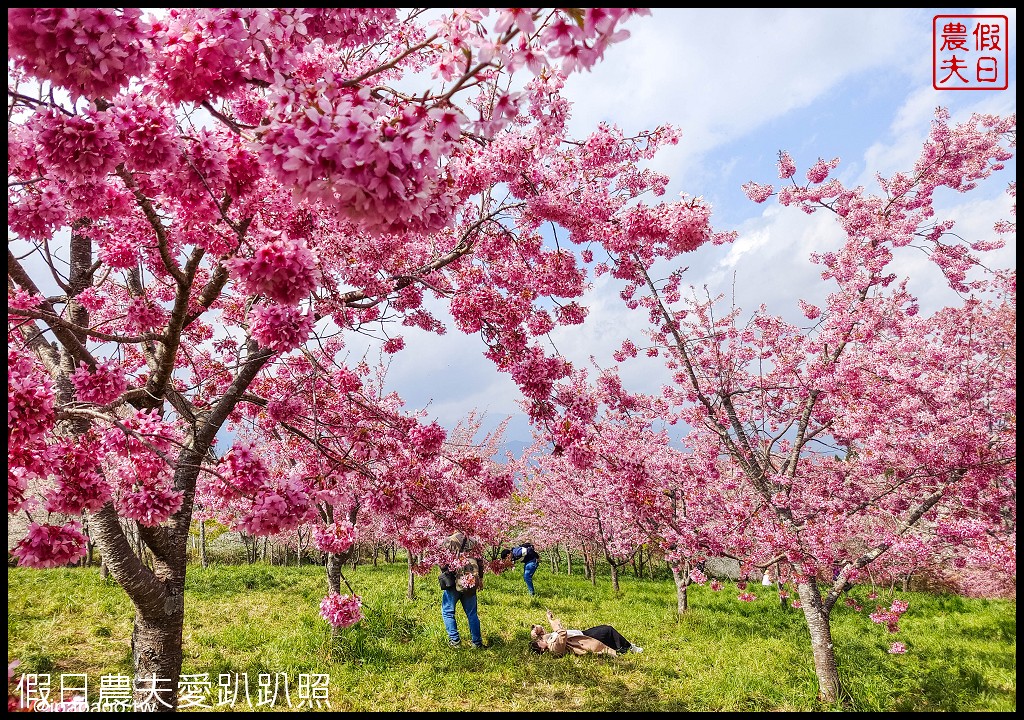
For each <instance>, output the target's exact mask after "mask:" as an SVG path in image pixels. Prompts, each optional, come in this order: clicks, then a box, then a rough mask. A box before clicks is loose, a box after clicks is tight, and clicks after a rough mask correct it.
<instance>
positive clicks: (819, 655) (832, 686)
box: [797, 577, 840, 704]
mask: <svg viewBox="0 0 1024 720" xmlns="http://www.w3.org/2000/svg"><path fill="white" fill-rule="evenodd" d="M797 592H798V593H799V595H800V605H801V607H802V608H803V611H804V619H805V620H806V621H807V629H808V630H809V631H810V635H811V654H812V655H813V656H814V673H815V675H817V676H818V700H820V701H821V702H823V703H830V704H831V703H837V702H839V691H840V688H839V669H838V668H837V666H836V654H835V649H834V648H833V647H832V628H831V625H830V622H831V620H830V613H828V612H827V611H826V610H825V607H824V606H823V605H822V604H821V593H820V591H819V590H818V581H817V580H815V579H814V578H813V577H810V578H808V579H807V580H806V581H804V582H800V583H798V584H797Z"/></svg>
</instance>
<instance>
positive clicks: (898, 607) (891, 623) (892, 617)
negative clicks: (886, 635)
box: [868, 600, 909, 633]
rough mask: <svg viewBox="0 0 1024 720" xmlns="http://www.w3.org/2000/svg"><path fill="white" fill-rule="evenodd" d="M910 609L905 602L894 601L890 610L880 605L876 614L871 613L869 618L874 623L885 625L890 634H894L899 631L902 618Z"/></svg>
mask: <svg viewBox="0 0 1024 720" xmlns="http://www.w3.org/2000/svg"><path fill="white" fill-rule="evenodd" d="M908 607H909V604H908V603H907V602H906V601H905V600H893V602H892V605H890V606H889V609H888V610H885V609H884V608H882V606H881V605H879V606H878V607H877V609H876V610H875V612H873V613H871V614H870V615H869V616H868V617H870V618H871V621H872V622H875V623H878V624H879V625H885V626H886V627H887V628H888V630H889V632H891V633H894V632H897V631H899V621H900V618H901V617H902V616H903V613H905V612H906V611H907V608H908Z"/></svg>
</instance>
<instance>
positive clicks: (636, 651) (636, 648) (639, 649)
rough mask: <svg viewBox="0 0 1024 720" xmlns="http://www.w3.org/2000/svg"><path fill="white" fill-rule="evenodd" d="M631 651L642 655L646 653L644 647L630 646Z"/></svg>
mask: <svg viewBox="0 0 1024 720" xmlns="http://www.w3.org/2000/svg"><path fill="white" fill-rule="evenodd" d="M629 649H630V651H631V652H635V653H642V652H643V651H644V649H643V648H642V647H640V646H639V645H630V646H629Z"/></svg>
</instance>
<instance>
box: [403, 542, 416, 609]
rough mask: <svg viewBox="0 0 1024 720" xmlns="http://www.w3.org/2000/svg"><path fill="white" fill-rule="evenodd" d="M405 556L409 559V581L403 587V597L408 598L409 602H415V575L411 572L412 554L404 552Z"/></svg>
mask: <svg viewBox="0 0 1024 720" xmlns="http://www.w3.org/2000/svg"><path fill="white" fill-rule="evenodd" d="M406 555H407V556H408V558H409V560H408V563H409V581H408V583H407V584H406V586H405V596H406V597H407V598H409V599H410V600H415V599H416V574H415V573H414V572H413V571H412V566H413V556H412V553H411V552H409V551H406Z"/></svg>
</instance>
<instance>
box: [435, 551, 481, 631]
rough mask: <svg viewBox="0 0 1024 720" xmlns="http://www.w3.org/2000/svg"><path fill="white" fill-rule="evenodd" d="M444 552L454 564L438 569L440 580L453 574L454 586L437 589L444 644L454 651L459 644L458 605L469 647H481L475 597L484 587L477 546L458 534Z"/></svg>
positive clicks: (479, 552) (479, 553)
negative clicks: (467, 631) (439, 595)
mask: <svg viewBox="0 0 1024 720" xmlns="http://www.w3.org/2000/svg"><path fill="white" fill-rule="evenodd" d="M448 550H449V552H451V553H452V554H453V555H455V561H454V565H452V566H448V565H445V566H443V567H442V568H441V573H442V577H443V576H444V574H445V573H449V572H451V573H454V586H453V587H447V588H446V587H444V584H442V590H441V617H442V619H443V620H444V628H445V631H446V632H447V633H448V645H449V646H450V647H453V648H456V647H459V645H460V644H461V643H462V638H461V636H460V635H459V625H458V623H457V622H456V621H455V606H456V605H462V610H463V612H465V613H466V622H467V623H468V624H469V637H470V640H471V641H472V642H473V647H475V648H482V647H484V640H483V636H482V635H481V634H480V616H479V615H478V614H477V597H476V594H477V592H478V591H480V590H482V589H483V587H484V559H483V552H482V549H481V547H480V543H478V542H477V541H476V540H472V539H470V538H469V537H467V536H466V534H465V533H463V532H461V531H460V532H456V533H455V534H453V535H452V536H451V537H449V538H448Z"/></svg>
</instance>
